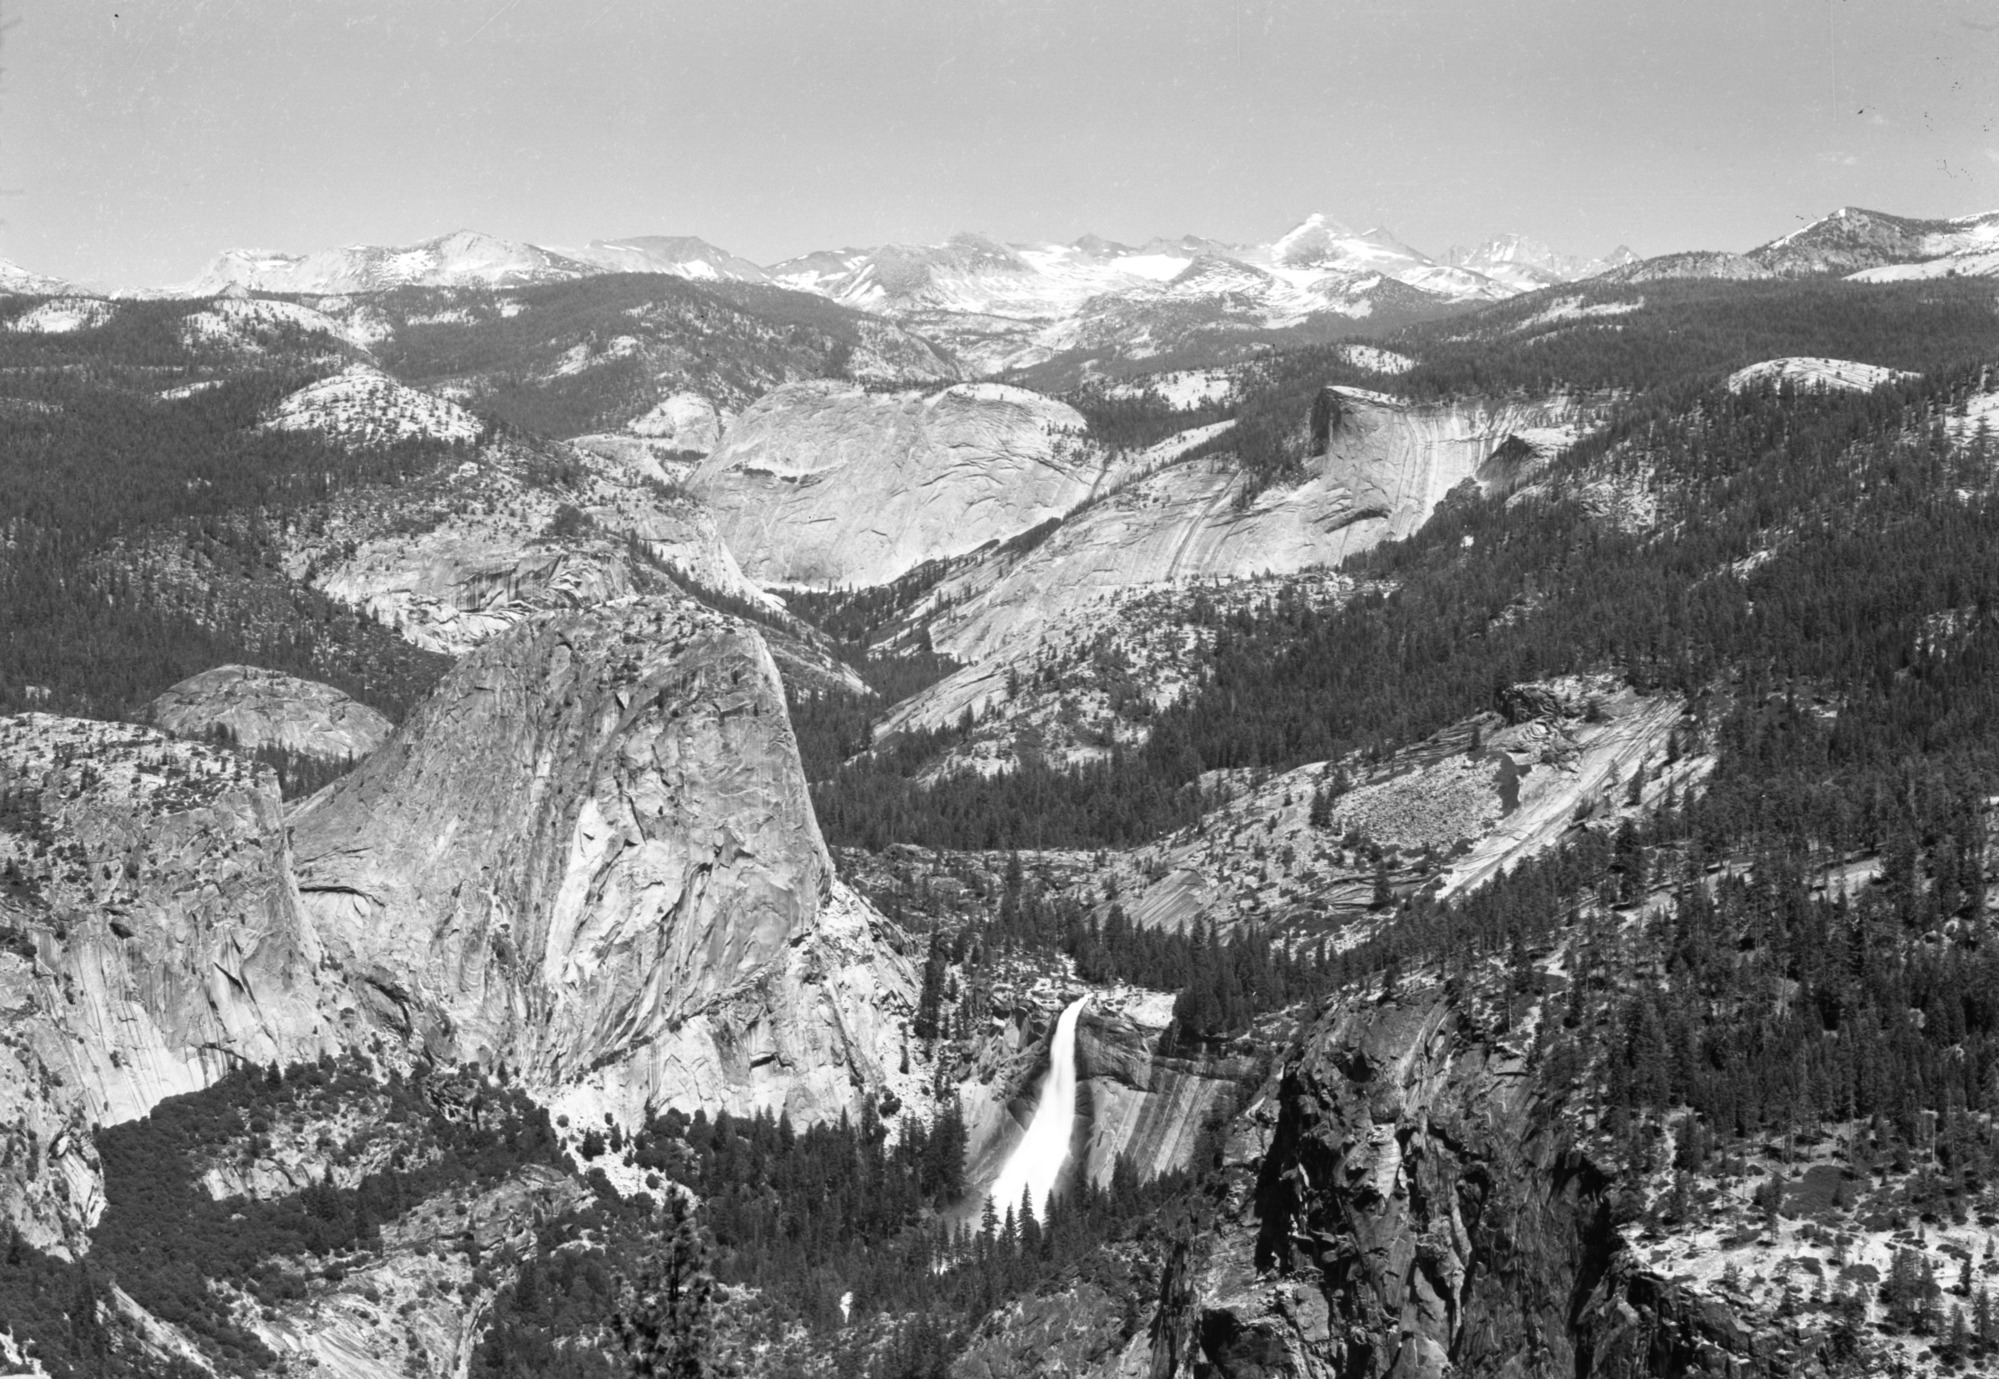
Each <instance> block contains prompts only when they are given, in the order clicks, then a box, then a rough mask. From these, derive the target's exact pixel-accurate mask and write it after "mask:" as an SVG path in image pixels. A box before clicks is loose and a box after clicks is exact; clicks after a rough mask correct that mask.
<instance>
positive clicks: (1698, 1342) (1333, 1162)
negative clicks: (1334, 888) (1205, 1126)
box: [953, 990, 1783, 1379]
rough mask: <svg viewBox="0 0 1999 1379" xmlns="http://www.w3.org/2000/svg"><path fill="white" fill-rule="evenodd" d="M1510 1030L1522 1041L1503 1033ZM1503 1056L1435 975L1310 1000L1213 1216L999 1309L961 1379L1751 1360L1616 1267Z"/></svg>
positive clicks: (1382, 1377)
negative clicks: (1413, 988)
mask: <svg viewBox="0 0 1999 1379" xmlns="http://www.w3.org/2000/svg"><path fill="white" fill-rule="evenodd" d="M1523 1047H1524V1046H1523ZM1562 1094H1563V1089H1561V1088H1548V1087H1544V1086H1543V1085H1542V1083H1541V1080H1540V1079H1539V1077H1538V1076H1537V1073H1536V1070H1535V1069H1534V1068H1532V1067H1531V1066H1530V1064H1529V1060H1528V1058H1527V1055H1526V1054H1525V1052H1524V1051H1522V1050H1519V1049H1515V1048H1514V1047H1512V1046H1511V1045H1509V1044H1508V1043H1507V1042H1505V1041H1501V1040H1497V1039H1494V1038H1493V1037H1491V1036H1490V1035H1489V1034H1488V1033H1486V1032H1484V1031H1482V1030H1480V1029H1479V1028H1477V1027H1476V1025H1475V1023H1474V1022H1473V1021H1471V1020H1470V1019H1469V1018H1468V1017H1467V1016H1466V1014H1465V1013H1464V1011H1463V1010H1462V1009H1461V1008H1460V1006H1459V1005H1458V1004H1457V1002H1456V1001H1454V1000H1453V999H1452V998H1451V997H1450V996H1448V995H1446V994H1444V993H1442V992H1438V991H1435V990H1428V991H1423V992H1412V993H1410V994H1408V995H1406V996H1404V997H1402V998H1400V999H1392V1000H1386V1001H1383V1000H1379V999H1367V998H1361V997H1351V998H1348V999H1345V1000H1343V1001H1341V1002H1340V1003H1338V1004H1336V1005H1335V1006H1333V1007H1332V1008H1331V1009H1329V1010H1328V1011H1327V1012H1326V1013H1324V1014H1323V1015H1322V1016H1321V1017H1320V1018H1319V1019H1318V1020H1317V1021H1316V1022H1315V1023H1314V1024H1313V1025H1312V1026H1311V1027H1310V1028H1309V1029H1308V1030H1307V1031H1306V1032H1305V1033H1304V1035H1303V1037H1302V1039H1301V1040H1300V1041H1299V1042H1298V1044H1297V1045H1296V1046H1294V1048H1293V1049H1292V1050H1291V1051H1290V1052H1289V1054H1287V1055H1286V1056H1285V1057H1284V1058H1283V1059H1282V1060H1281V1061H1280V1063H1279V1065H1278V1066H1277V1068H1276V1069H1275V1070H1274V1071H1273V1072H1272V1074H1271V1075H1270V1077H1269V1079H1268V1080H1267V1081H1266V1082H1265V1083H1264V1085H1263V1087H1262V1089H1261V1090H1260V1091H1259V1092H1258V1093H1257V1094H1256V1096H1255V1098H1254V1099H1253V1100H1252V1101H1251V1103H1250V1105H1249V1107H1248V1109H1247V1110H1246V1111H1245V1113H1244V1114H1243V1115H1242V1116H1241V1117H1239V1118H1238V1120H1237V1121H1236V1122H1235V1125H1234V1127H1233V1130H1232V1133H1231V1135H1230V1138H1229V1140H1228V1143H1227V1146H1226V1149H1225V1151H1224V1164H1223V1170H1222V1174H1221V1177H1220V1179H1219V1180H1218V1181H1217V1182H1216V1183H1215V1184H1214V1185H1213V1186H1214V1190H1215V1192H1217V1193H1218V1194H1219V1200H1218V1202H1217V1205H1216V1208H1215V1213H1214V1215H1213V1217H1212V1218H1210V1219H1208V1220H1207V1221H1206V1222H1205V1224H1204V1225H1203V1226H1202V1227H1201V1228H1198V1229H1193V1230H1188V1229H1186V1228H1184V1227H1182V1228H1181V1229H1180V1230H1179V1231H1178V1239H1177V1243H1175V1244H1172V1245H1159V1246H1154V1247H1153V1248H1154V1250H1155V1251H1157V1253H1155V1254H1154V1255H1153V1257H1152V1260H1151V1261H1148V1260H1147V1259H1146V1258H1145V1257H1144V1256H1145V1253H1146V1252H1145V1251H1143V1250H1140V1251H1137V1252H1133V1251H1130V1250H1127V1251H1126V1252H1125V1256H1124V1258H1125V1265H1124V1268H1123V1270H1122V1276H1121V1277H1120V1276H1119V1274H1120V1271H1118V1270H1117V1269H1115V1268H1113V1267H1110V1266H1109V1265H1106V1266H1103V1267H1099V1268H1098V1269H1096V1270H1095V1271H1094V1272H1093V1273H1091V1274H1090V1275H1088V1276H1085V1277H1081V1278H1078V1279H1076V1280H1074V1281H1069V1282H1065V1284H1064V1286H1063V1287H1062V1288H1060V1289H1057V1290H1055V1291H1052V1292H1050V1293H1048V1294H1046V1295H1043V1296H1040V1297H1035V1298H1029V1299H1024V1300H1022V1301H1020V1302H1017V1303H1015V1304H1013V1305H1011V1306H1010V1307H1009V1308H1008V1309H1006V1310H1005V1311H1004V1312H1003V1313H1002V1314H1000V1315H999V1316H998V1317H996V1318H995V1320H994V1321H993V1322H992V1323H989V1324H988V1325H987V1326H986V1327H985V1328H983V1329H982V1331H981V1334H980V1335H979V1337H977V1338H976V1339H975V1340H974V1342H973V1344H972V1345H971V1347H970V1348H969V1349H968V1350H967V1351H966V1353H965V1354H964V1356H963V1357H961V1358H960V1360H959V1361H958V1362H957V1364H956V1365H955V1366H954V1370H953V1372H954V1373H955V1374H956V1375H958V1376H960V1377H961V1379H999V1377H1000V1376H1026V1375H1048V1374H1064V1375H1091V1376H1098V1377H1099V1379H1110V1377H1111V1376H1128V1377H1129V1379H1139V1376H1144V1379H1178V1377H1179V1376H1221V1375H1226V1376H1232V1377H1234V1379H1266V1377H1268V1379H1275V1377H1276V1376H1280V1375H1281V1376H1298V1377H1299V1379H1445V1376H1473V1375H1483V1376H1492V1377H1493V1379H1531V1377H1537V1376H1553V1375H1565V1376H1567V1375H1574V1376H1582V1377H1583V1379H1639V1377H1640V1376H1666V1375H1673V1376H1687V1375H1716V1376H1720V1375H1727V1376H1731V1377H1734V1376H1750V1375H1758V1374H1765V1373H1772V1372H1783V1371H1779V1370H1775V1369H1773V1368H1772V1366H1771V1365H1770V1363H1769V1361H1770V1360H1771V1358H1772V1357H1771V1355H1770V1354H1769V1353H1768V1347H1767V1345H1766V1344H1765V1342H1764V1341H1763V1340H1762V1339H1761V1338H1759V1336H1758V1335H1757V1334H1756V1333H1755V1332H1754V1331H1753V1330H1752V1329H1751V1328H1750V1327H1747V1326H1744V1325H1742V1324H1741V1323H1740V1322H1739V1321H1738V1319H1737V1318H1736V1317H1735V1316H1734V1315H1733V1314H1732V1313H1731V1312H1730V1310H1729V1309H1728V1308H1727V1307H1726V1306H1724V1305H1722V1304H1721V1303H1719V1302H1717V1301H1715V1300H1714V1299H1712V1298H1706V1297H1701V1296H1698V1295H1696V1294H1694V1293H1692V1292H1690V1291H1688V1290H1686V1289H1684V1288H1682V1287H1680V1286H1678V1285H1676V1284H1673V1283H1670V1282H1668V1281H1666V1280H1665V1279H1662V1278H1660V1277H1659V1276H1657V1275H1655V1274H1652V1273H1650V1272H1647V1271H1646V1270H1644V1269H1642V1268H1639V1267H1637V1265H1636V1264H1635V1262H1634V1260H1633V1259H1632V1257H1631V1255H1630V1254H1629V1252H1628V1251H1626V1250H1625V1249H1624V1247H1623V1241H1622V1222H1623V1220H1624V1218H1625V1214H1626V1211H1627V1209H1628V1204H1627V1203H1626V1202H1625V1201H1624V1200H1623V1199H1622V1198H1621V1196H1620V1195H1619V1193H1618V1191H1617V1189H1616V1186H1615V1181H1614V1179H1613V1177H1612V1175H1610V1174H1609V1173H1607V1172H1605V1171H1603V1170H1602V1169H1601V1168H1599V1166H1598V1165H1597V1164H1596V1163H1595V1162H1594V1161H1593V1160H1592V1159H1591V1157H1590V1155H1589V1154H1588V1153H1587V1152H1585V1151H1584V1150H1583V1149H1582V1148H1580V1147H1579V1145H1578V1143H1577V1141H1576V1139H1575V1137H1574V1135H1573V1134H1572V1132H1571V1131H1570V1130H1569V1128H1568V1122H1567V1120H1566V1118H1565V1117H1564V1116H1563V1115H1562V1114H1561V1113H1560V1110H1559V1105H1558V1103H1559V1101H1560V1098H1561V1096H1562Z"/></svg>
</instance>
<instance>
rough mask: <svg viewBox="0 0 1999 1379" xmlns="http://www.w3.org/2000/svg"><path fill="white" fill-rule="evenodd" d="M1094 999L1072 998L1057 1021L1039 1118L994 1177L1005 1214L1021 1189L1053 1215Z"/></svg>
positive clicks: (1040, 1211)
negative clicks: (1082, 1032)
mask: <svg viewBox="0 0 1999 1379" xmlns="http://www.w3.org/2000/svg"><path fill="white" fill-rule="evenodd" d="M1089 999H1090V998H1089V997H1088V996H1085V997H1083V998H1082V999H1081V1000H1077V1001H1074V1002H1071V1003H1070V1005H1069V1006H1068V1007H1067V1008H1066V1009H1065V1010H1063V1012H1062V1016H1061V1018H1060V1019H1058V1020H1057V1021H1056V1022H1055V1037H1054V1038H1052V1039H1050V1040H1049V1041H1048V1075H1047V1076H1046V1077H1044V1078H1042V1079H1041V1100H1040V1101H1039V1102H1038V1103H1037V1104H1036V1105H1035V1108H1034V1119H1033V1120H1031V1121H1029V1122H1028V1123H1027V1134H1026V1135H1025V1136H1024V1137H1022V1139H1021V1141H1020V1143H1019V1144H1018V1145H1016V1146H1014V1151H1013V1153H1012V1155H1010V1156H1009V1157H1008V1159H1007V1161H1006V1167H1004V1168H1002V1169H1001V1170H1000V1175H999V1177H998V1178H996V1179H995V1180H994V1181H993V1190H992V1199H993V1206H994V1208H995V1209H996V1210H998V1212H999V1214H1000V1215H1001V1216H1002V1217H1004V1216H1005V1215H1006V1212H1007V1208H1008V1207H1011V1208H1013V1210H1014V1212H1015V1213H1016V1214H1018V1213H1019V1211H1020V1199H1021V1196H1022V1194H1023V1193H1032V1194H1033V1197H1032V1201H1033V1202H1034V1204H1035V1205H1034V1209H1035V1213H1036V1215H1037V1216H1039V1218H1040V1219H1042V1220H1044V1221H1045V1220H1047V1219H1048V1194H1049V1193H1051V1192H1053V1191H1054V1190H1055V1184H1056V1182H1057V1181H1058V1180H1059V1179H1060V1178H1061V1176H1062V1165H1063V1164H1064V1163H1066V1162H1068V1159H1069V1136H1070V1132H1071V1130H1072V1129H1073V1128H1074V1126H1075V1121H1076V1020H1077V1017H1079V1016H1080V1015H1082V1013H1083V1005H1084V1002H1086V1001H1088V1000H1089Z"/></svg>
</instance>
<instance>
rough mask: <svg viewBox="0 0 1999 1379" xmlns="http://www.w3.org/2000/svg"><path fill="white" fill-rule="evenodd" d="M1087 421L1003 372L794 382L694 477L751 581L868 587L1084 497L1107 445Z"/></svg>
mask: <svg viewBox="0 0 1999 1379" xmlns="http://www.w3.org/2000/svg"><path fill="white" fill-rule="evenodd" d="M1084 427H1085V422H1084V420H1083V417H1082V414H1081V413H1079V412H1077V411H1076V410H1075V409H1074V408H1072V407H1070V406H1068V405H1067V404H1066V403H1061V402H1057V401H1055V400H1054V399H1052V398H1046V397H1043V396H1041V395H1040V394H1038V393H1031V392H1027V391H1025V390H1023V389H1019V388H1009V387H1004V386H1001V385H999V384H993V383H975V384H959V385H956V386H954V387H950V388H945V389H943V390H942V391H940V392H933V393H871V392H867V391H865V390H863V389H862V388H860V387H859V386H858V385H855V384H848V383H831V382H811V383H793V384H789V385H787V386H785V387H782V388H778V389H776V390H774V391H772V392H770V393H768V394H766V395H765V396H764V397H762V398H760V399H759V400H758V401H757V402H756V403H755V404H753V405H752V406H750V407H749V408H748V409H746V410H745V411H744V412H743V414H742V415H741V416H740V417H738V418H736V420H735V421H734V422H733V423H732V424H731V425H730V427H729V429H728V431H727V432H726V433H725V434H724V435H723V437H722V443H721V444H720V445H719V446H718V447H716V449H715V450H714V452H713V453H712V454H710V455H709V456H708V458H707V459H706V460H705V461H703V462H702V464H701V467H700V468H699V469H697V470H696V471H695V473H694V477H693V480H692V487H693V488H694V490H695V492H696V493H697V494H699V495H700V497H701V498H702V499H703V500H704V501H705V502H706V503H707V504H708V505H709V506H710V507H711V508H713V509H714V512H715V516H716V520H717V521H718V522H719V523H720V524H721V530H722V537H723V540H724V541H726V542H727V544H728V547H729V549H730V551H731V552H733V553H734V555H735V558H736V560H737V561H738V562H739V563H740V564H741V566H742V568H743V572H744V573H745V574H746V575H748V577H749V578H750V579H752V580H754V581H756V582H757V583H760V584H764V585H773V584H813V585H831V586H841V585H851V586H855V587H864V586H867V585H874V584H883V583H886V582H887V581H889V580H892V579H894V578H895V577H896V576H898V575H900V574H902V573H904V572H905V571H907V570H909V569H910V568H911V567H913V566H915V565H918V564H921V563H922V562H923V561H926V560H933V559H936V558H938V557H941V556H955V555H964V554H967V553H969V552H971V551H975V550H977V549H978V548H979V547H980V546H982V545H984V544H986V543H987V542H989V541H995V540H1004V539H1005V538H1007V537H1010V536H1012V535H1014V534H1015V533H1017V532H1022V531H1026V530H1027V529H1028V528H1030V527H1033V526H1034V525H1036V524H1037V523H1040V522H1043V521H1045V520H1047V519H1048V518H1051V517H1059V516H1060V515H1062V514H1063V513H1065V512H1067V511H1068V510H1069V509H1071V508H1073V507H1075V506H1076V505H1077V504H1078V503H1080V502H1082V501H1083V500H1084V499H1085V498H1087V497H1089V496H1090V494H1091V493H1092V492H1094V491H1095V490H1096V489H1097V487H1098V485H1099V484H1100V483H1101V482H1102V481H1103V479H1104V478H1105V474H1106V465H1107V463H1108V458H1107V456H1106V455H1105V453H1104V452H1103V451H1102V450H1101V449H1099V448H1098V447H1096V446H1094V445H1092V444H1090V443H1089V442H1087V441H1085V440H1084V439H1083V438H1082V436H1083V431H1084Z"/></svg>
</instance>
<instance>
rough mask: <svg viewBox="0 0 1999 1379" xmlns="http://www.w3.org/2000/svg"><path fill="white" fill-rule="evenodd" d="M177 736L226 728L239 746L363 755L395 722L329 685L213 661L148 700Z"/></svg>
mask: <svg viewBox="0 0 1999 1379" xmlns="http://www.w3.org/2000/svg"><path fill="white" fill-rule="evenodd" d="M148 716H149V717H150V718H151V719H152V721H153V722H154V723H156V724H158V725H159V726H160V727H162V728H164V729H166V731H168V732H170V733H172V734H173V735H174V736H176V737H193V738H209V737H215V736H218V735H221V734H225V733H226V734H227V736H228V738H229V739H230V740H231V741H233V742H234V743H235V744H236V745H238V746H240V747H248V748H253V749H254V748H258V747H276V748H280V749H282V750H284V751H287V752H296V753H299V754H300V755H302V756H311V757H320V758H324V759H330V760H338V759H340V758H342V757H356V758H359V757H364V756H366V755H368V753H370V752H372V751H374V750H375V749H376V748H377V747H379V746H381V745H382V743H383V742H385V741H386V740H387V739H388V736H389V734H390V733H391V732H393V731H394V730H395V725H394V724H393V723H391V722H389V720H388V719H387V718H385V717H383V716H382V715H381V714H379V713H377V712H376V711H375V710H373V709H371V708H369V707H368V706H367V705H366V704H363V703H361V702H360V701H358V700H356V699H353V698H350V697H349V696H348V695H346V694H345V693H343V692H342V691H340V690H337V689H335V688H334V687H333V686H331V685H323V684H320V683H319V682H318V681H316V680H301V679H300V678H299V677H297V676H296V675H285V674H283V673H281V672H279V671H275V670H266V669H264V668H263V667H261V666H216V667H215V668H214V669H213V670H204V671H202V672H201V673H200V674H199V675H190V676H189V677H188V678H187V679H185V680H182V681H181V682H180V683H179V684H177V685H175V686H174V687H173V688H171V689H169V690H168V691H167V692H166V693H164V694H162V695H161V696H160V697H159V698H157V699H155V700H154V701H153V702H152V703H151V704H150V705H149V706H148Z"/></svg>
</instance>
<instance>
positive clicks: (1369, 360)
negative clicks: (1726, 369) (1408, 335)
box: [1340, 345, 1416, 373]
mask: <svg viewBox="0 0 1999 1379" xmlns="http://www.w3.org/2000/svg"><path fill="white" fill-rule="evenodd" d="M1340 354H1341V355H1342V356H1343V357H1344V358H1345V359H1346V361H1347V363H1349V364H1351V365H1353V366H1354V367H1355V368H1356V369H1366V370H1368V371H1369V372H1370V373H1408V372H1409V371H1410V370H1411V369H1413V368H1415V367H1416V361H1415V360H1413V359H1411V358H1410V357H1409V356H1408V355H1406V354H1397V353H1396V352H1395V351H1394V350H1384V349H1379V348H1377V347H1375V346H1373V345H1345V346H1342V347H1341V349H1340Z"/></svg>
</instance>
